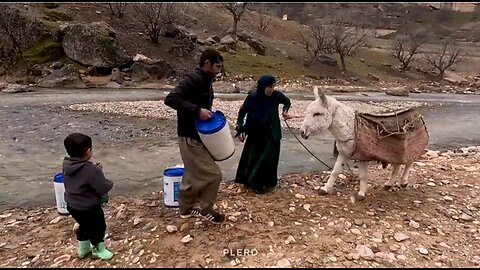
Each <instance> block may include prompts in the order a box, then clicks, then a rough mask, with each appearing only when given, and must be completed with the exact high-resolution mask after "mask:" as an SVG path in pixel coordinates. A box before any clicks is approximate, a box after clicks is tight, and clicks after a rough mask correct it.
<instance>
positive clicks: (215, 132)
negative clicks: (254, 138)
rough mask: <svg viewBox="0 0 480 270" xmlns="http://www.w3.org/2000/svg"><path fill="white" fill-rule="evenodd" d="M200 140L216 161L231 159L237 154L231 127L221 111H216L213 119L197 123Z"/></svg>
mask: <svg viewBox="0 0 480 270" xmlns="http://www.w3.org/2000/svg"><path fill="white" fill-rule="evenodd" d="M195 126H196V128H197V132H198V134H199V135H200V139H201V140H202V142H203V144H204V145H205V147H206V148H207V150H208V152H210V154H211V155H212V157H213V159H214V160H215V161H224V160H227V159H229V158H230V157H232V156H233V154H234V153H235V143H234V142H233V137H232V133H231V132H230V126H229V125H228V121H227V118H226V117H225V115H224V114H223V113H222V112H221V111H215V112H214V113H213V116H212V118H210V119H209V120H205V121H202V120H200V119H198V120H197V121H196V122H195Z"/></svg>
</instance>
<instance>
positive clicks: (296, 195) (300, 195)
mask: <svg viewBox="0 0 480 270" xmlns="http://www.w3.org/2000/svg"><path fill="white" fill-rule="evenodd" d="M295 198H297V199H301V200H303V199H305V198H306V197H305V195H302V194H298V193H297V194H295Z"/></svg>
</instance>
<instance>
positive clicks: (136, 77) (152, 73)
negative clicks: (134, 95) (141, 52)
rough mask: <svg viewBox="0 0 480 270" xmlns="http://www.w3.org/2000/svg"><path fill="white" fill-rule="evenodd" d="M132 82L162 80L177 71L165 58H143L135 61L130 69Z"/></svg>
mask: <svg viewBox="0 0 480 270" xmlns="http://www.w3.org/2000/svg"><path fill="white" fill-rule="evenodd" d="M129 73H130V78H131V81H132V82H143V81H151V80H160V79H162V78H167V77H169V76H172V75H173V74H174V73H175V70H174V69H173V67H172V65H170V64H169V63H168V62H166V61H164V60H159V59H157V60H154V59H149V58H147V59H141V60H139V61H136V62H135V63H133V65H132V66H131V67H130V70H129Z"/></svg>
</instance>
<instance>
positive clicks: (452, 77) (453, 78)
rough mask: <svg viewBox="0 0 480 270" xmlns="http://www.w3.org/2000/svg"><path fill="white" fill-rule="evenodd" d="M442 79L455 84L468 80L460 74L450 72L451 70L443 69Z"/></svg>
mask: <svg viewBox="0 0 480 270" xmlns="http://www.w3.org/2000/svg"><path fill="white" fill-rule="evenodd" d="M443 80H445V81H447V82H449V83H452V84H455V85H460V84H463V83H468V80H466V79H465V78H463V77H462V76H460V75H458V74H456V73H454V72H452V71H445V74H444V77H443Z"/></svg>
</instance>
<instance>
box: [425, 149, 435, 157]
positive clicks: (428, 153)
mask: <svg viewBox="0 0 480 270" xmlns="http://www.w3.org/2000/svg"><path fill="white" fill-rule="evenodd" d="M426 155H427V156H428V157H430V158H437V157H438V151H432V150H428V151H427V153H426Z"/></svg>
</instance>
